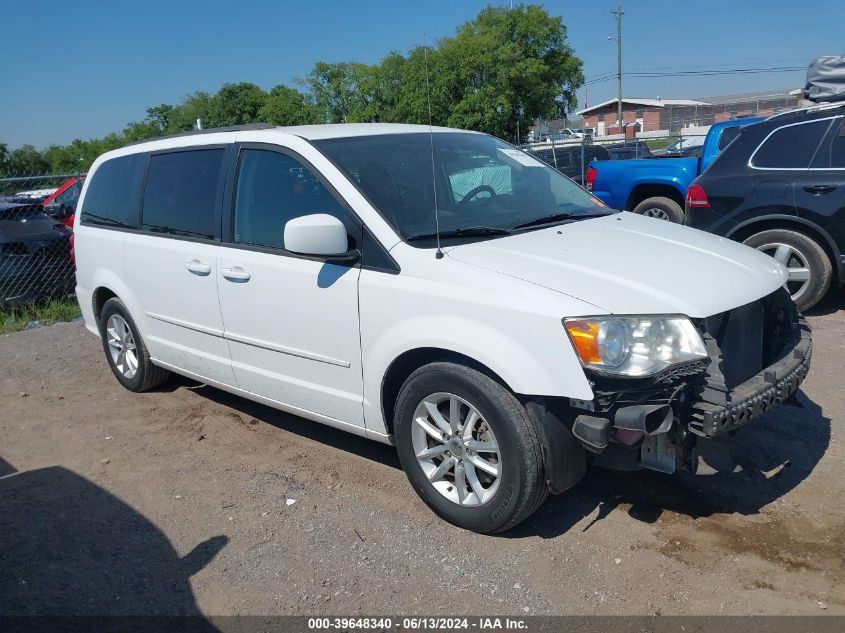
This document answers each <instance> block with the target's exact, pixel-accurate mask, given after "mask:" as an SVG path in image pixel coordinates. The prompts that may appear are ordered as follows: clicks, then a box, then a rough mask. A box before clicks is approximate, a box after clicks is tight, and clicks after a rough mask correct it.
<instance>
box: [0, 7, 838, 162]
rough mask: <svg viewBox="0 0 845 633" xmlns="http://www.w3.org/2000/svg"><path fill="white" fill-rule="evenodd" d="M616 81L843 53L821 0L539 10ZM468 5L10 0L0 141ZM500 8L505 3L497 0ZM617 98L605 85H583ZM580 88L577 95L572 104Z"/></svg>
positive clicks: (42, 140)
mask: <svg viewBox="0 0 845 633" xmlns="http://www.w3.org/2000/svg"><path fill="white" fill-rule="evenodd" d="M618 3H621V4H622V9H623V11H624V12H625V14H624V16H623V31H622V42H623V72H636V71H643V70H658V71H663V72H668V71H682V72H688V71H701V70H709V69H716V70H724V69H728V68H747V67H752V66H753V67H777V66H800V67H802V68H803V67H805V66H806V65H807V64H808V63H809V62H810V60H811V59H812V58H813V57H816V56H818V55H837V54H838V55H843V54H845V38H843V33H845V2H831V1H830V0H823V1H819V0H803V1H802V2H796V0H758V1H757V2H736V1H735V0H707V1H702V0H697V1H689V0H676V1H671V0H621V2H617V1H615V0H614V1H607V0H590V1H589V2H587V1H584V0H549V1H548V2H540V3H539V4H542V5H543V6H545V7H546V9H547V10H548V11H549V13H551V14H552V15H560V16H562V17H563V21H564V24H565V25H566V27H567V29H568V41H569V43H570V45H571V46H572V47H573V48H574V50H575V54H576V55H578V56H579V57H580V58H581V59H582V60H584V71H585V75H586V77H587V79H588V80H590V79H592V78H596V77H601V76H602V75H605V74H607V73H612V72H615V71H616V44H615V43H614V42H610V41H608V39H607V38H608V36H611V35H615V30H616V20H615V18H614V17H613V16H612V15H611V13H610V12H611V10H612V9H613V8H614V7H615V6H616V5H617V4H618ZM487 4H490V3H488V2H479V1H475V0H424V1H423V0H417V1H414V2H410V1H407V0H358V1H357V2H352V1H349V0H309V1H308V2H300V1H293V0H252V1H250V0H240V2H233V1H232V0H228V1H225V2H221V1H219V0H202V1H201V2H200V1H190V0H167V1H162V0H142V1H141V2H122V1H121V2H113V1H109V2H106V1H95V0H78V1H77V2H72V3H67V2H64V1H63V2H59V1H55V0H29V1H25V2H15V1H13V2H8V3H6V6H5V7H4V9H3V24H4V29H3V37H2V38H0V86H2V88H0V90H2V97H0V143H7V144H8V145H9V147H10V148H15V147H19V146H20V145H22V144H24V143H30V144H33V145H35V146H36V147H38V148H39V149H40V148H44V147H46V146H48V145H50V144H54V143H56V144H63V143H67V142H69V141H71V140H72V139H74V138H92V137H99V136H103V135H105V134H107V133H109V132H113V131H119V130H121V129H122V128H123V126H124V125H125V124H126V123H128V122H130V121H137V120H141V119H143V118H144V116H145V110H146V108H147V107H149V106H153V105H158V104H161V103H170V104H175V103H178V102H179V101H180V100H181V99H182V98H183V97H184V96H185V95H187V94H189V93H192V92H195V91H197V90H204V91H207V92H210V93H214V92H216V91H217V90H218V89H219V88H220V86H221V85H223V84H224V83H227V82H240V81H249V82H253V83H256V84H258V85H259V86H261V87H262V88H264V89H266V90H269V89H270V88H272V87H273V86H274V85H276V84H279V83H285V84H288V85H296V83H295V82H296V81H297V80H298V79H301V78H303V77H305V76H306V75H307V74H308V72H309V71H310V70H311V68H312V66H313V65H314V63H315V62H317V61H328V62H333V61H360V62H365V63H376V62H378V61H379V60H380V59H381V58H383V57H384V56H385V55H386V54H388V53H389V52H390V51H393V50H397V51H400V52H406V51H407V50H408V49H409V48H411V47H413V46H415V45H419V44H422V43H423V41H424V39H427V40H428V41H429V42H432V41H434V40H436V39H437V38H440V37H447V36H450V35H453V34H454V32H455V29H456V28H457V27H458V26H460V25H461V24H462V23H464V22H466V21H467V20H470V19H472V18H473V17H474V16H475V15H477V13H478V12H479V11H480V10H481V9H482V8H483V7H484V6H486V5H487ZM492 4H498V5H503V6H506V5H508V4H509V3H508V2H504V3H502V2H494V3H492ZM804 78H805V72H804V71H791V72H779V73H773V74H749V75H727V76H700V75H698V76H684V77H660V78H636V77H631V78H627V79H624V80H623V81H624V89H623V92H624V94H625V96H626V97H650V98H655V97H658V96H660V97H661V98H664V99H669V98H676V99H684V98H695V97H703V96H714V95H724V94H731V93H738V92H751V91H756V90H767V89H785V88H790V89H792V88H798V87H801V86H802V85H803V83H804ZM587 90H588V95H587V98H588V100H589V104H596V103H598V102H600V101H604V100H606V99H611V98H614V97H615V96H616V82H615V79H612V80H609V81H603V82H598V83H594V84H591V85H589V87H588V88H587ZM584 98H585V89H584V88H581V90H580V91H579V100H580V102H581V105H582V106H583V102H584Z"/></svg>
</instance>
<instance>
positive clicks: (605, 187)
mask: <svg viewBox="0 0 845 633" xmlns="http://www.w3.org/2000/svg"><path fill="white" fill-rule="evenodd" d="M590 166H591V167H593V168H594V169H595V170H596V178H595V180H594V182H593V194H594V195H596V196H597V197H598V198H600V199H601V200H602V202H604V203H605V204H607V205H608V206H610V207H612V208H614V209H628V207H629V206H630V205H629V200H630V198H631V194H632V192H633V191H634V190H635V189H636V188H637V187H640V186H654V185H662V186H668V187H672V188H674V189H676V190H677V191H678V193H679V194H680V195H681V196H684V195H686V191H687V187H688V186H689V184H690V183H691V182H692V181H693V179H694V178H695V176H696V174H697V171H698V159H697V158H652V159H635V160H617V161H599V162H594V163H591V164H590Z"/></svg>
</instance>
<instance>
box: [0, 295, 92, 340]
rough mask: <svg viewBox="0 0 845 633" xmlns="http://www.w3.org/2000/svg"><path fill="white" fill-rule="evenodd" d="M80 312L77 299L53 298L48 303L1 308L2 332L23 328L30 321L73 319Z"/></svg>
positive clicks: (48, 322) (50, 323) (44, 323)
mask: <svg viewBox="0 0 845 633" xmlns="http://www.w3.org/2000/svg"><path fill="white" fill-rule="evenodd" d="M80 314H82V313H81V312H80V310H79V304H78V303H77V302H76V299H53V300H52V301H49V302H46V303H36V304H33V305H30V306H23V307H20V308H8V309H6V310H0V334H8V333H9V332H17V331H19V330H23V329H25V328H26V325H27V323H29V322H30V321H38V322H39V323H41V325H52V324H53V323H58V322H59V321H72V320H73V319H75V318H76V317H78V316H79V315H80Z"/></svg>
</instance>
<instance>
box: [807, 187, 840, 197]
mask: <svg viewBox="0 0 845 633" xmlns="http://www.w3.org/2000/svg"><path fill="white" fill-rule="evenodd" d="M835 189H836V185H812V186H810V187H804V191H806V192H807V193H811V194H813V195H815V196H820V195H822V194H823V193H830V192H831V191H834V190H835Z"/></svg>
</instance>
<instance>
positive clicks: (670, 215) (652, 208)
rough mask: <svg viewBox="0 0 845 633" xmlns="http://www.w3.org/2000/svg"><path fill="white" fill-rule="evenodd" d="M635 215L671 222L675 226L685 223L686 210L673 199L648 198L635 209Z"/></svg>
mask: <svg viewBox="0 0 845 633" xmlns="http://www.w3.org/2000/svg"><path fill="white" fill-rule="evenodd" d="M634 213H637V214H639V215H644V216H646V217H650V218H658V219H659V220H669V221H670V222H674V223H675V224H683V223H684V209H683V208H682V207H681V205H679V204H678V203H677V202H675V201H674V200H672V199H671V198H665V197H663V196H657V197H654V198H646V199H645V200H643V201H642V202H640V203H639V204H638V205H637V206H635V207H634Z"/></svg>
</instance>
